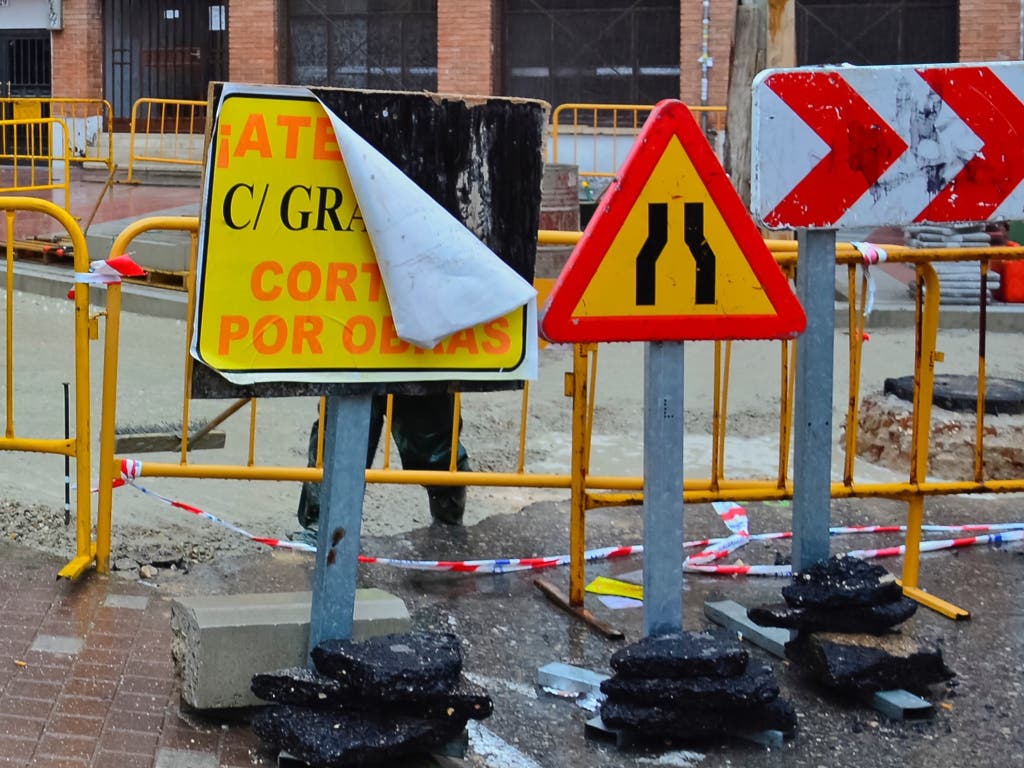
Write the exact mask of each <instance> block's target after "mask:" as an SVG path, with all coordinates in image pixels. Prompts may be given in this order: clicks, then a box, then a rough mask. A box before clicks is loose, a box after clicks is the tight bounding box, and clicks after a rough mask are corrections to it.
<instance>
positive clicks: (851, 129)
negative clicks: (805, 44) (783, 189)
mask: <svg viewBox="0 0 1024 768" xmlns="http://www.w3.org/2000/svg"><path fill="white" fill-rule="evenodd" d="M765 82H766V85H767V86H768V88H770V89H771V90H772V91H774V92H775V94H776V95H778V97H779V98H780V99H782V100H783V101H784V102H785V103H786V105H787V106H789V108H790V109H792V110H793V111H794V112H795V113H796V114H797V115H799V117H800V118H801V119H802V120H803V121H804V122H805V123H807V125H808V126H810V127H811V129H812V130H813V131H814V132H815V133H816V134H818V136H820V137H821V139H822V140H823V141H824V142H825V143H826V144H828V146H829V148H830V151H829V153H828V154H827V155H825V157H824V158H822V160H821V162H819V163H818V164H817V165H816V166H814V168H812V169H811V171H810V173H808V174H807V175H806V176H804V177H803V179H801V180H800V182H799V183H798V184H797V185H796V186H795V187H794V188H793V189H792V190H791V191H790V193H789V194H788V195H786V197H785V198H783V200H782V201H781V202H780V203H779V204H778V205H776V206H775V208H774V209H773V210H772V211H771V212H770V213H769V214H768V215H767V216H765V218H764V222H765V224H767V225H768V226H785V225H787V224H790V225H799V226H809V227H827V226H829V225H831V224H834V223H835V222H836V221H838V220H839V218H840V217H841V216H842V215H843V214H844V213H846V211H847V210H848V209H849V208H850V206H852V205H853V204H854V203H855V202H857V200H859V199H860V198H861V196H862V195H863V194H864V193H865V192H867V191H868V190H869V189H870V188H871V186H872V185H873V184H874V183H875V182H876V181H878V179H879V178H880V177H881V176H882V174H883V173H885V172H886V171H887V170H888V169H889V166H891V165H892V164H893V163H894V162H896V160H897V159H898V158H899V156H900V155H902V154H903V153H904V152H906V151H907V143H906V142H905V141H904V140H903V139H902V138H901V137H900V136H899V134H897V133H896V132H895V131H894V130H893V129H892V128H891V127H889V124H888V123H886V122H885V120H883V119H882V118H881V116H879V114H878V113H877V112H875V110H873V109H872V108H871V107H870V106H869V105H868V103H867V102H866V101H864V99H863V98H861V96H860V94H858V93H857V92H856V91H855V90H854V89H853V88H852V87H851V86H850V84H849V83H847V82H846V80H844V79H843V77H842V75H840V74H839V73H838V72H787V73H784V75H781V76H780V75H773V76H770V77H769V78H768V79H767V80H766V81H765Z"/></svg>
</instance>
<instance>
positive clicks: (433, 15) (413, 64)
mask: <svg viewBox="0 0 1024 768" xmlns="http://www.w3.org/2000/svg"><path fill="white" fill-rule="evenodd" d="M288 82H290V83H293V84H296V85H319V86H337V87H343V88H381V89H390V90H427V91H435V90H437V2H436V0H289V2H288Z"/></svg>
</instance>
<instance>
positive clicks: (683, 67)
mask: <svg viewBox="0 0 1024 768" xmlns="http://www.w3.org/2000/svg"><path fill="white" fill-rule="evenodd" d="M709 16H710V23H709V24H708V47H709V52H710V55H711V59H712V62H713V66H712V67H711V68H710V69H709V70H708V104H711V105H713V106H721V105H724V104H725V102H726V92H727V91H728V88H729V50H730V48H731V47H732V28H733V25H734V24H735V22H736V0H711V4H710V6H709ZM703 18H704V3H703V2H702V0H680V2H679V71H680V77H679V91H680V93H679V97H680V98H681V99H682V100H683V101H685V102H686V103H687V104H691V105H693V106H696V105H698V104H700V92H701V65H700V56H701V52H702V51H703V40H702V23H701V22H702V20H703Z"/></svg>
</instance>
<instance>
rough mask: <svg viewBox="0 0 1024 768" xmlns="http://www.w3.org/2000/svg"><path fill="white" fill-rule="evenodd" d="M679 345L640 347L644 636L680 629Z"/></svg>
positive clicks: (663, 343) (657, 343)
mask: <svg viewBox="0 0 1024 768" xmlns="http://www.w3.org/2000/svg"><path fill="white" fill-rule="evenodd" d="M683 429H684V420H683V342H681V341H680V342H668V341H652V342H648V343H647V344H646V345H645V347H644V635H645V636H649V637H654V636H658V635H667V634H672V633H674V632H680V631H682V628H683Z"/></svg>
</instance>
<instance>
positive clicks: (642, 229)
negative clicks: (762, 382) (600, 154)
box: [541, 101, 806, 342]
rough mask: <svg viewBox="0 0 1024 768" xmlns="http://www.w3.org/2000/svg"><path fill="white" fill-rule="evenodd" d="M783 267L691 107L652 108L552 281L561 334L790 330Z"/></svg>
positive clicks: (627, 336)
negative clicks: (567, 260)
mask: <svg viewBox="0 0 1024 768" xmlns="http://www.w3.org/2000/svg"><path fill="white" fill-rule="evenodd" d="M805 323H806V320H805V317H804V314H803V310H802V309H801V307H800V304H799V302H797V300H796V297H795V296H794V294H793V292H792V290H791V289H790V287H789V283H788V282H787V280H786V277H785V276H784V275H783V274H782V271H781V270H780V269H779V267H778V265H776V263H775V260H774V259H773V258H772V255H771V253H769V251H768V248H767V246H766V245H765V243H764V240H762V238H761V236H760V234H759V233H758V231H757V228H756V227H755V226H754V222H753V219H751V218H750V214H749V213H747V211H746V209H745V208H744V207H743V203H742V202H741V201H740V199H739V196H738V195H737V194H736V190H735V189H733V187H732V184H731V183H730V181H729V179H728V177H727V176H726V175H725V171H724V170H723V169H722V164H721V163H720V162H719V161H718V158H717V157H715V155H714V152H713V151H712V150H711V147H710V145H709V144H708V142H707V139H706V138H705V137H704V134H703V132H702V131H701V129H700V127H699V126H698V125H697V122H696V121H695V120H694V118H693V116H692V115H691V114H690V111H689V109H688V108H687V107H686V105H685V104H683V103H682V102H679V101H663V102H661V103H660V104H658V105H657V106H656V107H655V109H654V110H653V111H652V112H651V115H650V117H649V118H648V119H647V122H646V123H645V124H644V127H643V130H642V131H641V133H640V135H639V136H638V137H637V140H636V143H635V144H634V145H633V149H632V150H631V151H630V154H629V157H627V158H626V162H625V164H624V165H623V167H622V169H621V171H620V176H619V178H618V180H617V181H616V182H614V183H613V184H612V186H611V187H610V188H609V190H608V191H607V192H606V193H605V194H604V195H603V196H602V198H601V202H600V205H599V206H598V210H597V212H596V213H595V215H594V218H593V219H592V220H591V222H590V224H589V225H588V227H587V231H586V232H585V233H584V235H583V238H582V239H581V240H580V242H579V244H578V245H577V246H576V249H575V250H574V251H573V253H572V256H571V257H570V258H569V262H568V263H567V264H566V266H565V268H564V269H563V270H562V273H561V275H559V277H558V281H557V282H556V283H555V286H554V288H553V290H552V292H551V297H550V299H549V301H548V304H547V307H546V308H545V310H544V314H543V317H542V318H541V330H542V332H543V335H544V337H545V338H547V339H549V340H551V341H562V342H595V341H671V340H679V341H682V340H687V339H755V338H757V339H760V338H763V339H768V338H791V337H793V336H795V335H796V334H797V333H799V332H800V331H801V330H803V327H804V325H805Z"/></svg>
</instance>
